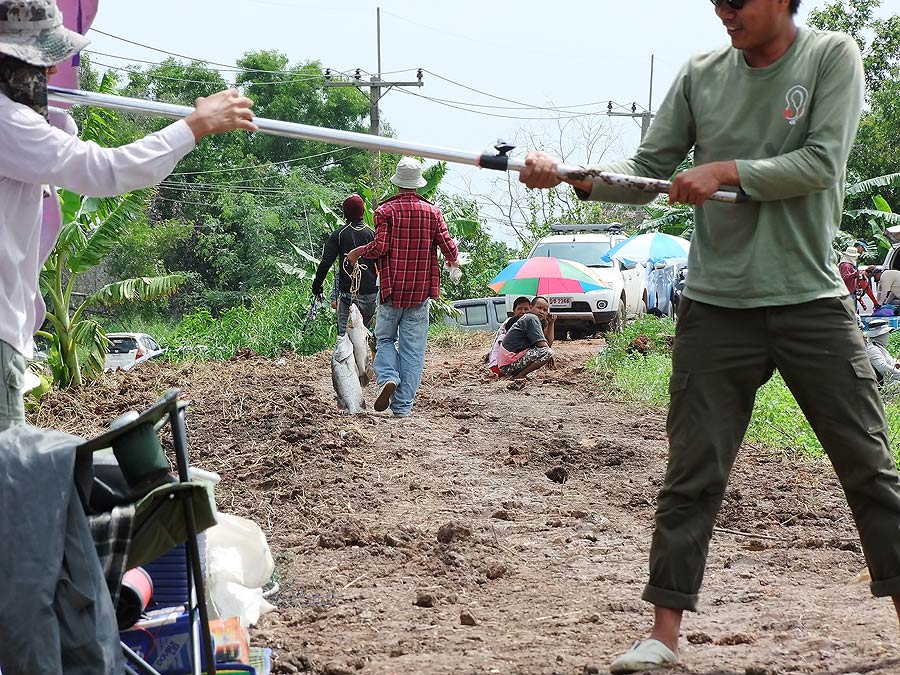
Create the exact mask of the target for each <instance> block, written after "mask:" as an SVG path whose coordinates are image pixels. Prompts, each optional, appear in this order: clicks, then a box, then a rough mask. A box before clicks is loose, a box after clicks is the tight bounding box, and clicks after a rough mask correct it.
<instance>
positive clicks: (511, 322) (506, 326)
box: [503, 314, 525, 333]
mask: <svg viewBox="0 0 900 675" xmlns="http://www.w3.org/2000/svg"><path fill="white" fill-rule="evenodd" d="M522 316H525V315H524V314H523V315H522ZM522 316H516V315H515V314H514V315H512V316H511V317H509V318H508V319H507V320H506V323H504V324H503V330H505V331H506V332H507V333H508V332H509V329H510V328H512V327H513V326H515V325H516V321H518V320H519V319H521V318H522Z"/></svg>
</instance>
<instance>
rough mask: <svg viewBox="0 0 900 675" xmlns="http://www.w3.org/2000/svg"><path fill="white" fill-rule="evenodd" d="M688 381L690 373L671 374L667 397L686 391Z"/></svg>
mask: <svg viewBox="0 0 900 675" xmlns="http://www.w3.org/2000/svg"><path fill="white" fill-rule="evenodd" d="M690 379H691V374H690V373H672V375H671V376H670V377H669V396H672V395H673V394H677V393H678V392H680V391H684V390H685V389H687V386H688V380H690Z"/></svg>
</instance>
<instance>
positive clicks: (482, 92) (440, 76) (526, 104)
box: [423, 68, 641, 112]
mask: <svg viewBox="0 0 900 675" xmlns="http://www.w3.org/2000/svg"><path fill="white" fill-rule="evenodd" d="M423 72H426V73H428V74H429V75H432V76H434V77H436V78H437V79H439V80H443V81H444V82H449V83H450V84H454V85H456V86H457V87H462V88H463V89H468V90H469V91H473V92H475V93H476V94H481V95H482V96H487V97H489V98H495V99H497V100H499V101H505V102H507V103H515V104H516V105H520V106H524V107H526V108H534V109H537V110H548V111H550V112H557V111H558V110H559V109H564V108H576V107H587V106H591V105H599V104H602V103H607V101H597V102H595V103H579V104H577V105H566V106H559V107H558V108H548V107H546V106H541V105H533V104H531V103H523V102H522V101H516V100H514V99H511V98H505V97H503V96H497V95H496V94H491V93H489V92H486V91H482V90H481V89H476V88H475V87H470V86H469V85H467V84H463V83H462V82H457V81H456V80H451V79H450V78H449V77H444V76H443V75H438V74H437V73H435V72H433V71H431V70H428V69H427V68H423ZM616 105H620V104H616ZM632 105H637V104H632ZM621 107H623V108H624V107H625V106H621ZM638 107H641V106H638Z"/></svg>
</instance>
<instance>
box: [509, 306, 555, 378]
mask: <svg viewBox="0 0 900 675" xmlns="http://www.w3.org/2000/svg"><path fill="white" fill-rule="evenodd" d="M555 322H556V315H554V314H551V313H550V302H549V300H547V298H545V297H544V296H542V295H539V296H537V297H536V298H535V299H534V300H533V301H532V303H531V311H530V312H528V314H525V315H524V316H522V318H520V319H519V320H518V321H516V323H515V324H514V325H513V326H512V328H510V329H509V332H507V333H506V337H504V338H503V342H501V343H500V350H499V354H498V356H497V366H498V367H499V368H500V373H501V374H502V375H504V376H505V377H524V376H525V375H527V374H528V373H530V372H532V371H535V370H537V369H538V368H540V367H541V366H546V365H549V366H550V367H551V368H552V367H553V350H551V349H550V345H551V344H553V332H554V331H553V326H554V324H555ZM545 327H546V330H545Z"/></svg>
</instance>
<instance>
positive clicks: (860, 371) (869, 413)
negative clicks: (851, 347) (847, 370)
mask: <svg viewBox="0 0 900 675" xmlns="http://www.w3.org/2000/svg"><path fill="white" fill-rule="evenodd" d="M850 367H851V369H852V370H853V376H854V378H855V383H854V385H855V386H854V388H855V391H856V397H855V400H856V402H857V405H856V410H857V412H858V413H859V415H860V422H861V423H862V426H863V427H865V429H866V431H867V432H868V433H870V434H873V433H876V432H879V431H884V430H885V429H886V428H887V420H885V417H884V412H883V408H882V403H881V392H880V391H879V390H878V378H877V376H876V375H875V369H874V368H873V367H872V364H871V363H870V362H869V359H868V357H866V356H853V357H851V358H850Z"/></svg>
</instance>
